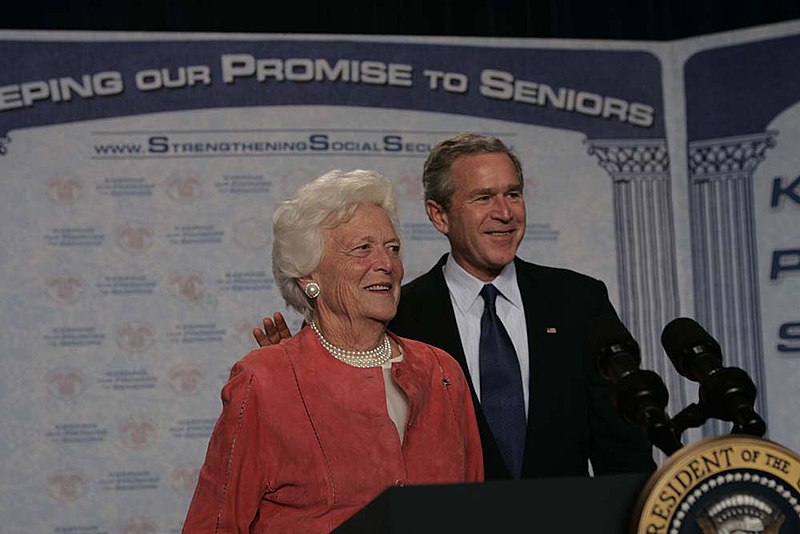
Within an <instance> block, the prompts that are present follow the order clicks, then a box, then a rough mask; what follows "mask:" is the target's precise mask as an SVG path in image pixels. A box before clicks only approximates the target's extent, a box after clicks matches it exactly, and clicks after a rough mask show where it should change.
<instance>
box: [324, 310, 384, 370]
mask: <svg viewBox="0 0 800 534" xmlns="http://www.w3.org/2000/svg"><path fill="white" fill-rule="evenodd" d="M311 329H312V330H313V331H314V333H315V334H317V339H319V342H320V343H321V344H322V346H323V347H325V350H327V351H328V352H329V353H330V354H331V356H333V357H334V358H336V359H337V360H339V361H342V362H344V363H346V364H347V365H352V366H353V367H361V368H362V369H364V368H367V367H380V366H381V365H383V364H384V363H386V362H388V361H389V359H390V358H391V357H392V345H391V344H390V343H389V336H388V335H386V334H383V342H382V343H381V344H379V345H378V346H377V347H375V348H374V349H370V350H347V349H342V348H339V347H337V346H336V345H334V344H332V343H331V342H330V341H328V340H327V339H325V336H323V335H322V332H320V330H319V328H318V327H317V323H316V322H315V321H311Z"/></svg>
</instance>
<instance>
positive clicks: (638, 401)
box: [588, 315, 683, 455]
mask: <svg viewBox="0 0 800 534" xmlns="http://www.w3.org/2000/svg"><path fill="white" fill-rule="evenodd" d="M588 340H589V348H590V353H591V354H592V355H593V358H594V363H595V366H596V368H597V370H598V372H599V373H600V375H601V376H602V377H603V378H605V379H606V380H610V381H611V382H612V383H613V384H614V390H613V397H612V401H613V403H614V405H615V407H616V409H617V411H618V412H619V414H620V415H621V416H622V418H623V419H624V420H626V421H627V422H629V423H632V424H634V425H637V426H640V427H642V428H643V429H644V431H645V434H646V435H647V437H648V439H649V440H650V442H651V443H653V444H654V445H656V446H657V447H658V448H659V449H661V450H662V451H663V452H664V453H666V454H667V455H670V454H672V453H673V452H675V451H677V450H678V449H680V448H681V447H682V446H683V445H682V444H681V442H680V439H679V438H678V435H677V434H676V432H675V427H674V425H673V424H672V421H671V420H670V418H669V417H668V416H667V414H666V411H665V409H666V407H667V403H668V402H669V392H668V391H667V386H666V385H665V384H664V381H663V380H661V377H659V376H658V375H657V374H656V373H655V372H653V371H649V370H643V369H640V368H639V365H640V364H641V361H642V358H641V354H640V351H639V344H638V343H637V342H636V340H635V339H633V336H632V335H631V333H630V332H629V331H628V329H627V328H625V325H623V324H622V321H620V320H619V318H617V317H616V316H613V315H604V316H600V317H596V318H595V319H593V320H591V321H590V322H589V325H588Z"/></svg>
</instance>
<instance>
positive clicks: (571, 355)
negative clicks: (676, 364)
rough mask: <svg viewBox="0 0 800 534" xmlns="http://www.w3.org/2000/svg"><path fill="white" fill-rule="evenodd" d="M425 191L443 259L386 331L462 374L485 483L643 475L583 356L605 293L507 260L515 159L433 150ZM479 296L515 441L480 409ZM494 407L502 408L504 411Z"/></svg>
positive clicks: (497, 150) (518, 180) (474, 137)
mask: <svg viewBox="0 0 800 534" xmlns="http://www.w3.org/2000/svg"><path fill="white" fill-rule="evenodd" d="M423 184H424V188H425V209H426V212H427V214H428V218H429V219H430V220H431V222H432V223H433V225H434V226H435V227H436V229H437V230H439V231H440V232H441V233H442V234H444V235H445V236H446V237H447V239H448V241H449V242H450V254H445V255H444V256H442V258H441V259H440V260H439V262H438V263H437V264H436V265H435V266H434V267H433V268H432V269H431V270H430V271H429V272H428V273H426V274H424V275H422V276H420V277H419V278H417V279H415V280H413V281H411V282H409V283H408V284H406V285H405V286H403V288H402V293H401V297H400V304H399V306H398V310H397V315H396V316H395V318H394V320H393V321H392V322H391V323H390V324H389V330H390V331H392V332H395V333H396V334H398V335H401V336H404V337H409V338H413V339H418V340H420V341H424V342H426V343H429V344H431V345H434V346H437V347H440V348H442V349H444V350H446V351H447V352H448V353H450V354H451V355H452V356H453V357H454V358H455V359H456V360H457V361H458V362H459V364H460V365H461V367H462V369H463V370H464V373H465V375H466V376H467V378H468V381H469V382H470V387H471V389H472V398H473V402H474V405H475V408H476V410H475V411H476V415H477V418H478V425H479V428H480V433H481V443H482V445H483V454H484V469H485V476H486V479H487V480H496V479H505V478H535V477H556V476H580V475H587V474H588V473H589V471H590V469H591V471H593V472H594V473H595V474H609V473H620V472H649V471H652V470H653V469H654V468H655V463H654V462H653V459H652V447H651V446H650V444H649V443H648V442H647V440H646V439H645V437H644V434H643V432H642V431H641V430H640V429H638V428H636V427H634V426H633V425H630V424H628V423H626V422H624V421H622V420H621V418H620V417H619V416H618V415H617V413H616V411H615V410H614V408H613V405H612V402H611V384H610V383H609V382H608V381H606V380H604V379H603V378H602V377H601V376H600V375H599V374H598V373H597V371H596V369H595V366H594V365H593V362H592V361H591V358H590V355H589V351H588V349H587V345H586V328H587V324H588V322H589V321H590V320H591V319H593V318H595V317H598V316H601V315H612V314H613V315H616V312H615V311H614V308H613V306H612V305H611V303H610V301H609V298H608V293H607V290H606V287H605V284H604V283H603V282H601V281H599V280H596V279H594V278H591V277H589V276H586V275H583V274H580V273H577V272H574V271H570V270H566V269H557V268H553V267H545V266H541V265H535V264H532V263H528V262H525V261H523V260H521V259H519V258H517V257H516V253H517V249H518V247H519V244H520V243H521V241H522V238H523V237H524V235H525V225H526V212H525V200H524V196H523V194H522V191H523V175H522V169H521V165H520V163H519V160H518V159H517V157H516V155H514V154H513V152H512V151H510V150H509V149H508V148H507V147H506V146H505V145H504V144H503V142H502V141H500V140H499V139H497V138H494V137H488V136H483V135H479V134H473V133H464V134H459V135H456V136H454V137H451V138H449V139H446V140H444V141H442V142H440V143H438V144H437V145H436V146H435V147H434V148H433V150H432V151H431V154H430V155H429V157H428V159H427V161H426V162H425V168H424V172H423ZM487 284H491V285H493V286H494V288H495V290H496V294H497V297H496V301H495V300H493V303H496V304H493V305H492V307H494V306H495V305H496V317H499V319H500V321H501V322H502V324H503V325H504V326H505V327H504V328H503V327H501V330H502V331H503V332H502V336H503V338H504V339H505V340H506V344H505V345H504V346H506V347H508V346H509V342H510V345H513V348H509V349H508V352H510V353H511V354H512V356H511V362H512V363H511V373H512V375H513V377H514V386H513V387H511V388H509V389H510V390H518V393H519V395H518V396H519V397H520V399H519V402H517V404H516V405H515V406H516V407H514V408H511V407H508V408H501V409H500V411H501V412H502V411H503V410H506V409H507V410H508V411H509V412H510V411H513V410H516V411H518V412H519V416H518V417H516V419H515V420H516V421H517V422H520V421H521V423H520V424H517V425H516V426H521V427H522V428H521V430H520V431H519V432H517V435H516V436H515V437H512V438H506V437H503V436H502V435H503V434H504V433H505V430H504V429H505V428H506V426H505V425H506V421H504V422H503V423H500V424H498V423H497V422H496V421H497V416H495V415H492V416H490V414H489V406H490V401H488V400H487V399H488V398H489V397H490V395H496V394H495V393H490V392H489V391H488V386H486V384H489V383H490V382H491V381H492V380H494V378H492V377H491V376H489V375H486V374H484V371H483V366H484V365H485V364H484V363H482V362H484V361H485V360H484V359H483V358H484V356H483V354H482V353H485V352H487V351H486V350H485V349H484V346H485V345H484V342H485V335H484V336H482V334H481V331H482V325H484V324H485V323H483V321H484V320H486V318H485V316H484V308H485V306H484V298H485V297H484V298H481V297H482V296H483V287H484V286H485V285H487ZM487 302H488V301H487ZM487 307H488V305H487ZM484 328H485V327H484ZM253 334H254V336H255V337H256V340H257V341H258V342H259V344H260V345H265V344H269V343H274V342H278V341H279V340H280V339H281V338H283V337H287V336H288V335H289V332H288V329H287V328H286V325H285V322H284V321H283V319H282V317H280V315H279V314H276V316H275V318H274V320H273V319H272V318H269V317H267V318H265V319H264V329H263V330H261V329H259V328H257V329H255V330H254V331H253ZM493 352H497V350H495V351H493ZM487 367H488V366H487ZM503 376H511V375H508V374H506V375H503ZM504 380H505V379H504ZM482 381H483V382H485V384H484V385H483V386H482V383H481V382H482ZM505 394H506V393H505V392H503V393H502V395H505ZM482 397H483V401H482ZM491 403H492V405H494V403H495V401H491ZM499 405H500V406H503V407H507V406H509V404H508V403H506V402H505V400H501V401H500V403H499ZM492 417H494V419H491V418H492ZM490 419H491V420H490ZM501 419H502V414H501ZM511 426H514V425H511ZM493 428H494V431H493ZM508 439H510V440H511V441H512V442H516V443H515V444H514V445H512V446H511V451H512V452H509V446H507V445H503V443H507V440H508ZM590 462H591V467H589V463H590Z"/></svg>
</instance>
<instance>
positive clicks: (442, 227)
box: [425, 200, 450, 235]
mask: <svg viewBox="0 0 800 534" xmlns="http://www.w3.org/2000/svg"><path fill="white" fill-rule="evenodd" d="M425 212H426V213H427V214H428V219H430V221H431V222H432V223H433V226H434V227H436V229H437V230H439V232H441V233H442V234H444V235H447V234H448V233H449V232H450V224H449V223H448V220H447V212H446V211H445V209H444V208H443V207H442V205H441V204H439V203H438V202H436V201H435V200H426V201H425Z"/></svg>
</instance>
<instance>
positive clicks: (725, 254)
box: [689, 131, 777, 435]
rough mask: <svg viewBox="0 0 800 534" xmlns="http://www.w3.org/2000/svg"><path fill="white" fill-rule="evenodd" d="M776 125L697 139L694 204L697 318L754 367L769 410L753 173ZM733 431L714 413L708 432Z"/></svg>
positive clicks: (730, 357) (730, 359) (762, 408)
mask: <svg viewBox="0 0 800 534" xmlns="http://www.w3.org/2000/svg"><path fill="white" fill-rule="evenodd" d="M776 135H777V132H775V131H768V132H764V133H760V134H755V135H744V136H736V137H727V138H720V139H709V140H703V141H694V142H690V143H689V204H690V209H691V212H690V216H691V239H692V268H693V272H694V300H695V310H696V314H697V321H698V322H699V323H700V324H701V325H703V327H704V328H705V329H706V330H708V332H709V333H710V334H711V335H712V336H714V337H715V338H716V339H717V341H719V344H720V346H721V348H722V354H723V365H724V366H725V367H740V368H742V369H744V370H745V371H747V372H748V374H749V375H750V377H751V378H752V379H753V382H755V384H756V387H757V388H758V398H757V399H756V406H755V407H756V411H757V412H758V413H759V415H761V417H762V418H763V419H765V420H766V419H767V414H766V408H767V403H766V388H765V386H766V380H765V376H764V363H763V359H764V357H763V353H762V346H761V310H760V305H759V291H758V275H757V273H758V266H757V254H756V230H755V216H754V214H753V173H754V171H755V169H756V167H757V166H758V165H759V163H761V162H762V161H763V160H764V158H765V153H766V151H767V149H768V148H772V147H774V146H775V137H776ZM729 431H730V423H725V422H722V421H710V422H709V423H707V424H706V425H705V427H704V429H703V433H704V435H719V434H724V433H727V432H729Z"/></svg>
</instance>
